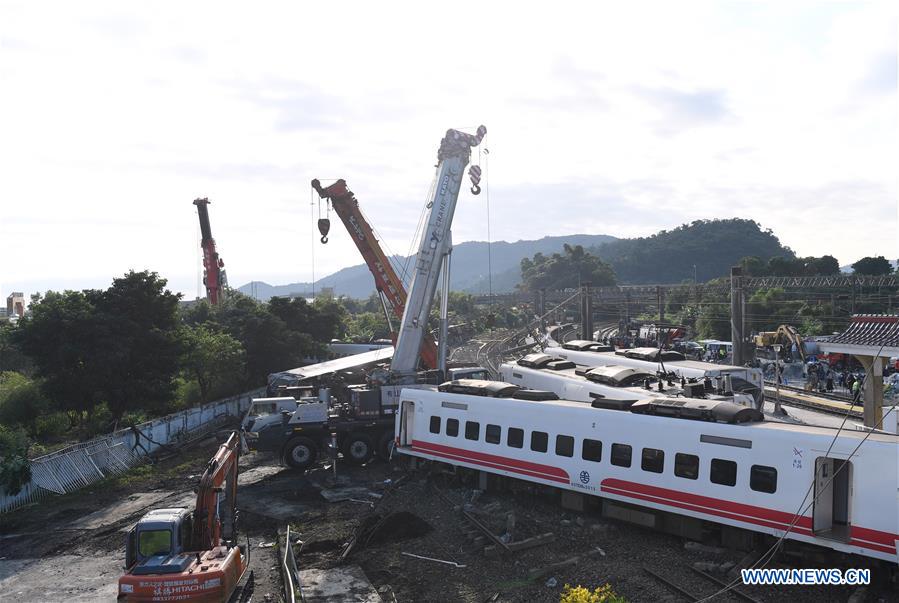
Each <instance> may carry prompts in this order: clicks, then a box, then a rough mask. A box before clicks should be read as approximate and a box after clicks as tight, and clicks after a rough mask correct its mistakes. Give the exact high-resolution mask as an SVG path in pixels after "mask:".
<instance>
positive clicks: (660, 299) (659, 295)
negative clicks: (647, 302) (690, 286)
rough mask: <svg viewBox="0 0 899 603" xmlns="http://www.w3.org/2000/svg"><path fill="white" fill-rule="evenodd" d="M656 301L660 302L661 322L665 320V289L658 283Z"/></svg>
mask: <svg viewBox="0 0 899 603" xmlns="http://www.w3.org/2000/svg"><path fill="white" fill-rule="evenodd" d="M656 301H657V302H658V304H659V322H665V290H664V289H662V286H661V285H656Z"/></svg>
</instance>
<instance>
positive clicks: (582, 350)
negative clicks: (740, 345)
mask: <svg viewBox="0 0 899 603" xmlns="http://www.w3.org/2000/svg"><path fill="white" fill-rule="evenodd" d="M590 343H592V344H593V346H590V345H588V344H590ZM595 349H607V347H606V346H602V345H601V344H597V343H596V342H585V341H571V342H568V343H565V344H562V345H561V346H550V347H547V348H546V349H545V350H543V352H544V353H545V354H549V355H550V356H557V357H559V358H563V359H565V360H571V361H572V362H574V363H575V364H579V365H581V366H590V367H593V366H610V365H619V366H630V367H633V368H638V369H642V370H644V371H649V372H652V373H655V372H657V371H658V370H659V369H660V367H661V366H664V367H665V370H666V371H669V372H673V373H674V374H675V375H677V377H678V378H680V377H687V378H689V377H693V378H695V379H704V378H705V377H709V378H711V379H715V378H716V377H724V376H725V375H730V376H731V377H733V378H737V379H741V380H743V381H747V382H749V383H751V384H752V385H753V386H754V387H757V388H761V387H762V385H763V376H762V371H761V369H757V368H750V367H745V366H731V365H727V364H714V363H711V362H700V361H698V360H686V359H684V356H683V354H681V353H679V352H671V351H664V352H663V356H662V362H661V363H660V362H659V361H658V360H657V359H656V358H657V357H658V350H656V349H654V348H638V349H633V350H618V351H616V352H611V351H604V352H600V351H592V350H595ZM665 357H668V358H670V359H668V360H666V359H665ZM649 358H652V360H650V359H649Z"/></svg>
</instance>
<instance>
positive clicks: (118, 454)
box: [0, 388, 265, 513]
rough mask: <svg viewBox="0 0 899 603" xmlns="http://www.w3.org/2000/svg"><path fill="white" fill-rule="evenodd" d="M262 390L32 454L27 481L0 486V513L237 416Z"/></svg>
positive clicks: (120, 468)
mask: <svg viewBox="0 0 899 603" xmlns="http://www.w3.org/2000/svg"><path fill="white" fill-rule="evenodd" d="M264 392H265V389H264V388H261V389H256V390H253V391H250V392H245V393H243V394H240V395H237V396H232V397H230V398H225V399H223V400H217V401H215V402H209V403H208V404H204V405H202V406H196V407H194V408H188V409H186V410H182V411H181V412H177V413H174V414H171V415H167V416H165V417H160V418H158V419H153V420H152V421H147V422H146V423H142V424H140V425H136V426H135V427H134V428H131V427H129V428H126V429H120V430H118V431H115V432H113V433H111V434H108V435H105V436H100V437H97V438H94V439H93V440H89V441H87V442H80V443H78V444H73V445H71V446H68V447H66V448H63V449H62V450H57V451H56V452H52V453H50V454H47V455H44V456H40V457H37V458H35V459H31V481H30V482H29V483H28V484H27V485H26V486H25V487H24V488H22V490H21V491H20V492H19V493H18V494H8V493H6V492H5V491H4V490H3V488H0V513H6V512H8V511H12V510H13V509H17V508H19V507H22V506H25V505H27V504H30V503H33V502H37V501H39V500H40V499H42V498H44V497H46V496H49V495H52V494H60V495H61V494H67V493H70V492H74V491H76V490H79V489H81V488H83V487H85V486H89V485H90V484H93V483H95V482H98V481H100V480H102V479H105V478H107V477H110V476H113V475H120V474H122V473H125V472H127V471H128V470H130V469H131V468H132V467H134V466H135V465H138V464H139V463H141V462H143V461H144V460H145V457H146V456H147V455H149V454H151V453H153V452H156V451H157V450H159V449H160V448H162V447H164V446H170V445H177V444H179V443H183V442H186V441H189V440H191V439H194V438H196V437H199V436H202V435H205V434H207V433H209V432H210V431H212V430H213V429H215V428H217V427H218V426H220V425H222V424H223V423H224V422H226V421H227V420H228V419H230V418H234V417H238V416H240V414H241V413H242V412H243V411H245V410H246V409H247V408H249V406H250V403H251V401H252V399H253V398H258V397H259V396H261V395H264Z"/></svg>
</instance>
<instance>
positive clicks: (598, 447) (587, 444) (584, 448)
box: [581, 438, 602, 463]
mask: <svg viewBox="0 0 899 603" xmlns="http://www.w3.org/2000/svg"><path fill="white" fill-rule="evenodd" d="M581 458H582V459H584V460H585V461H595V462H597V463H598V462H599V461H601V460H602V442H600V441H599V440H591V439H588V438H584V443H583V444H582V445H581Z"/></svg>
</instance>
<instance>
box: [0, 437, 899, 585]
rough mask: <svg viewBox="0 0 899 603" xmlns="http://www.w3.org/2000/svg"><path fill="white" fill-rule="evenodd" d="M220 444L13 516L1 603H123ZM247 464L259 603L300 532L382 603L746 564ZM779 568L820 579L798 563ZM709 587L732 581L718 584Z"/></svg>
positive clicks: (626, 530) (424, 472) (4, 541)
mask: <svg viewBox="0 0 899 603" xmlns="http://www.w3.org/2000/svg"><path fill="white" fill-rule="evenodd" d="M216 446H217V442H216V441H215V440H211V439H210V440H207V441H205V442H202V443H200V444H198V445H196V446H194V447H192V448H191V449H189V450H184V451H182V452H181V453H180V454H178V455H177V456H175V457H173V458H171V459H168V460H166V461H164V462H161V463H159V464H158V465H156V466H153V467H151V468H149V469H139V470H137V471H135V472H133V473H132V474H129V475H128V476H126V477H124V478H119V479H117V480H109V481H108V482H105V483H104V484H102V485H95V486H94V487H92V488H90V489H86V490H84V491H81V492H78V493H76V494H74V495H69V496H66V497H60V498H56V499H52V500H48V501H45V502H42V503H41V504H38V505H33V506H31V507H29V508H25V509H21V510H19V511H17V512H15V513H11V514H7V515H3V516H0V599H3V600H11V599H13V598H14V600H15V601H16V602H17V603H29V602H32V601H34V602H51V601H112V600H114V599H115V594H116V581H117V579H118V576H119V573H120V572H121V565H122V562H123V558H124V551H123V549H124V536H125V531H126V530H127V529H128V528H129V527H130V526H131V525H132V524H133V523H134V522H135V521H136V520H137V519H138V518H139V517H140V516H141V515H142V514H143V513H144V512H146V510H148V509H149V508H154V507H155V508H159V507H165V506H179V505H181V506H190V505H192V501H191V492H192V488H193V487H194V485H195V483H196V481H197V479H198V478H199V475H200V473H201V472H202V469H203V466H204V464H205V463H206V461H207V460H208V459H209V458H210V457H211V455H212V454H213V452H214V451H215V448H216ZM241 464H242V473H241V479H240V483H241V485H240V488H239V493H238V506H239V507H240V520H239V527H240V530H241V533H242V536H241V539H243V538H248V539H249V550H250V568H251V569H252V570H253V572H254V578H255V588H254V590H253V595H252V601H257V602H259V601H265V602H275V601H280V600H283V595H282V592H281V579H280V572H279V569H278V561H277V558H276V552H275V551H276V548H275V547H274V546H271V545H272V544H273V543H274V542H275V541H276V538H277V534H278V533H279V532H282V533H283V530H284V528H285V526H286V525H287V524H288V523H290V525H291V529H292V530H293V531H294V532H295V536H294V538H295V539H297V540H299V541H302V544H299V543H297V544H296V546H295V548H294V550H295V551H296V553H297V562H298V565H299V567H300V569H301V570H303V569H328V568H334V567H338V566H343V565H346V564H357V565H359V566H361V568H362V569H363V570H364V572H365V575H366V576H367V577H368V579H369V580H370V581H371V582H372V584H373V586H374V587H375V588H377V589H378V590H379V592H380V593H381V596H382V598H383V600H385V601H393V600H394V597H395V600H396V601H400V602H406V601H453V602H455V601H470V602H477V603H480V602H483V601H494V602H496V601H504V602H511V601H558V600H559V595H560V593H561V591H562V588H563V586H564V585H565V584H566V583H567V584H572V585H578V584H579V585H583V586H587V587H591V588H593V587H596V586H600V585H602V584H605V583H609V584H611V585H612V587H613V588H614V589H615V590H616V591H617V592H618V593H619V594H621V595H623V596H624V597H626V598H627V599H628V600H629V601H641V602H642V601H680V600H684V597H683V596H682V595H679V594H677V593H676V592H675V591H673V590H672V589H671V588H669V587H668V586H665V585H664V584H662V583H661V582H659V581H658V580H657V579H655V578H653V577H651V576H650V575H649V574H648V573H647V572H646V571H645V569H644V568H649V569H650V570H652V571H654V572H656V573H657V574H660V575H662V576H664V577H666V578H668V579H669V580H671V581H673V582H675V583H677V584H678V585H680V586H682V587H683V588H685V589H686V590H688V591H690V592H691V593H693V594H694V595H695V596H697V597H703V596H708V595H710V594H712V593H714V592H715V591H716V590H718V588H719V587H718V586H717V585H716V584H714V583H713V582H711V581H709V580H708V579H706V578H703V577H701V576H699V575H698V574H697V573H695V572H694V571H693V570H692V569H691V566H692V565H693V564H694V563H704V564H707V565H708V567H714V566H721V565H722V564H726V563H728V562H731V563H734V564H736V563H738V562H739V561H740V560H741V559H742V558H743V557H744V553H740V552H735V551H726V550H718V551H716V550H714V549H708V550H706V549H703V548H702V547H698V548H697V547H696V546H695V544H686V545H685V542H684V541H683V540H682V539H680V538H675V537H673V536H668V535H664V534H660V533H657V532H652V531H649V530H646V529H643V528H640V527H636V526H633V525H630V524H625V523H620V522H615V521H610V520H605V519H603V518H601V517H600V515H599V513H598V512H597V511H587V512H584V513H577V512H572V511H568V510H565V509H563V508H562V507H561V506H560V504H559V495H558V492H553V491H551V490H550V491H545V492H544V491H541V490H540V489H538V488H533V487H531V486H529V485H527V484H524V483H521V482H516V483H515V484H514V485H513V486H514V487H513V488H512V489H505V490H503V491H498V492H494V491H488V492H483V491H480V490H478V489H477V488H476V486H477V480H476V478H475V476H462V475H459V474H452V473H450V471H449V469H448V468H447V467H446V466H442V465H431V466H425V467H420V468H418V469H417V470H415V471H409V470H408V469H407V466H406V464H405V463H404V462H402V459H395V460H394V461H393V463H390V464H388V463H385V462H381V461H377V460H376V461H373V462H372V463H370V464H369V465H368V466H365V467H352V466H348V465H344V464H343V463H342V462H340V463H338V473H337V478H336V480H335V479H334V476H333V473H332V471H331V470H329V469H327V468H326V467H325V466H319V467H317V468H315V469H312V470H310V471H308V472H306V473H305V474H300V473H298V472H296V471H292V470H288V469H286V468H282V467H280V466H279V465H277V463H274V462H273V461H272V459H270V458H266V457H262V456H259V455H253V454H250V455H245V456H244V457H243V458H242V460H241ZM463 511H468V512H469V513H471V514H472V515H473V516H474V517H475V518H476V519H478V520H479V521H480V522H482V523H483V524H485V525H486V526H487V527H488V528H489V529H490V530H491V532H492V533H493V534H495V535H497V536H499V535H503V534H505V533H507V532H510V533H511V537H512V542H518V541H521V540H523V539H526V538H528V537H531V536H536V535H539V534H545V533H552V534H553V535H554V540H552V541H551V542H549V543H548V544H544V545H541V546H538V547H536V548H531V549H527V550H522V551H519V552H509V553H505V554H503V555H499V556H495V557H494V556H488V555H486V554H485V552H484V546H485V543H484V542H482V541H477V540H475V538H476V537H477V536H478V535H480V533H479V532H477V531H476V530H475V529H474V528H472V526H471V524H470V523H469V521H468V520H467V519H465V517H464V516H463ZM510 514H512V515H514V519H510ZM354 538H355V544H354V546H353V548H352V550H351V551H350V553H349V555H348V556H347V558H346V559H345V560H341V559H340V557H341V553H342V552H343V551H344V549H345V545H346V543H347V542H348V541H350V540H353V539H354ZM486 544H490V542H487V543H486ZM404 553H408V554H411V555H418V556H420V557H428V558H431V559H433V560H426V559H420V558H416V557H412V556H409V555H405V554H404ZM573 557H578V560H577V561H576V562H574V563H572V564H570V565H567V566H564V567H558V568H555V569H553V568H549V569H548V570H547V571H544V572H534V571H533V570H536V569H541V568H547V567H548V566H550V565H551V564H553V563H557V562H560V561H563V560H568V559H571V558H573ZM435 560H439V561H435ZM777 563H778V564H789V563H792V565H793V566H796V567H815V564H813V563H811V562H810V561H808V560H798V561H797V560H795V559H792V558H788V557H780V558H778V559H777ZM709 573H712V574H713V575H715V576H716V577H718V578H719V579H722V580H728V579H729V576H727V575H726V574H725V573H723V572H721V571H716V570H710V572H709ZM536 574H539V575H536ZM891 586H892V588H895V584H893V585H891ZM741 589H742V590H744V591H745V592H746V593H747V594H749V595H751V596H752V597H754V598H755V599H756V600H758V601H780V600H784V599H790V600H792V601H797V602H800V603H802V602H809V603H812V602H814V603H821V602H824V601H846V600H847V599H848V598H849V596H850V595H851V594H852V592H853V590H852V589H850V588H849V587H814V588H810V587H801V588H800V587H792V588H787V587H779V588H775V587H754V588H750V587H741ZM739 600H740V599H737V598H735V597H734V596H733V595H726V596H722V597H720V598H718V599H716V601H739ZM865 600H867V601H899V596H897V594H896V592H894V591H890V590H888V589H884V588H881V589H876V588H873V587H872V588H869V589H868V591H867V598H866V599H865Z"/></svg>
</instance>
